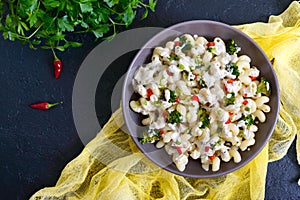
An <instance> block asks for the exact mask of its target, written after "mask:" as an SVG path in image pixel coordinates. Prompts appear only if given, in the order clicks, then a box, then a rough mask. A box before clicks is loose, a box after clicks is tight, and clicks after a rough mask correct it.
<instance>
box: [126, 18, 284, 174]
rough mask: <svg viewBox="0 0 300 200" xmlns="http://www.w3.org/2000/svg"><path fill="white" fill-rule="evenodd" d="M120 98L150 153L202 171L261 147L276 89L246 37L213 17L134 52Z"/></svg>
mask: <svg viewBox="0 0 300 200" xmlns="http://www.w3.org/2000/svg"><path fill="white" fill-rule="evenodd" d="M122 100H123V104H122V105H123V112H124V118H125V123H126V125H127V128H128V130H129V132H130V134H131V136H132V138H133V140H134V141H135V143H136V144H137V146H138V147H139V148H140V149H141V151H142V152H143V153H144V154H145V155H146V156H147V157H148V158H149V159H150V160H152V161H153V162H154V163H156V164H157V165H159V166H160V167H162V168H164V169H166V170H168V171H171V172H173V173H176V174H179V175H183V176H189V177H197V178H205V177H214V176H219V175H223V174H226V173H229V172H232V171H234V170H236V169H238V168H240V167H242V166H243V165H245V164H246V163H248V162H249V161H250V160H251V159H253V158H254V157H255V156H256V155H257V154H258V153H259V152H260V151H261V150H262V148H263V147H264V145H265V144H266V143H267V141H268V140H269V138H270V136H271V134H272V132H273V130H274V126H275V124H276V121H277V115H278V109H279V89H278V83H277V79H276V75H275V73H274V71H273V69H272V66H271V63H270V62H269V60H268V58H267V57H266V56H265V54H264V53H263V51H262V50H261V49H260V48H259V46H257V44H255V42H254V41H252V40H251V39H250V38H249V37H248V36H246V35H245V34H243V33H242V32H240V31H238V30H236V29H235V28H232V27H230V26H228V25H225V24H222V23H219V22H212V21H190V22H184V23H181V24H177V25H175V26H173V27H170V28H169V29H166V30H164V31H162V32H160V33H159V34H157V35H156V36H154V37H153V38H152V39H151V40H150V41H149V42H148V43H147V44H146V45H145V46H144V48H142V49H141V50H140V51H139V53H138V54H137V56H136V57H135V59H134V60H133V62H132V64H131V66H130V68H129V71H128V73H127V75H126V78H125V82H124V88H123V97H122Z"/></svg>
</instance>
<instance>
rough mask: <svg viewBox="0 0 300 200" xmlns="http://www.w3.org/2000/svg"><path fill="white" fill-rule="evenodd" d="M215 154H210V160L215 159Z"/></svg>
mask: <svg viewBox="0 0 300 200" xmlns="http://www.w3.org/2000/svg"><path fill="white" fill-rule="evenodd" d="M215 157H216V156H215V155H212V156H208V158H209V160H213V159H215Z"/></svg>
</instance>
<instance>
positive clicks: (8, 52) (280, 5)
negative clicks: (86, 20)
mask: <svg viewBox="0 0 300 200" xmlns="http://www.w3.org/2000/svg"><path fill="white" fill-rule="evenodd" d="M290 2H291V1H287V0H281V1H278V0H267V1H266V0H264V1H263V0H256V1H254V0H253V1H247V0H246V1H245V0H244V1H241V0H238V1H234V2H233V1H229V0H225V1H217V0H210V1H204V0H201V1H200V0H185V1H180V0H172V1H171V0H169V1H164V0H159V2H158V5H157V8H156V12H155V13H154V14H153V13H150V14H149V18H147V19H146V20H144V21H140V20H139V19H137V20H136V21H135V22H134V24H133V25H132V26H130V28H136V27H145V26H153V27H167V26H170V25H173V24H175V23H178V22H182V21H187V20H192V19H210V20H216V21H221V22H224V23H227V24H230V25H237V24H243V23H251V22H256V21H262V22H266V21H267V20H268V16H270V15H277V14H280V13H281V12H282V11H284V10H285V9H286V8H287V7H288V5H289V4H290ZM138 15H139V16H140V15H141V13H138ZM77 37H78V38H76V39H81V40H82V41H83V42H84V45H83V46H82V47H81V48H77V49H69V50H67V51H65V52H62V53H58V55H59V57H60V58H61V59H62V60H63V63H64V69H63V73H62V75H61V77H60V79H58V80H55V79H54V77H53V71H52V59H53V58H52V53H51V51H47V50H37V51H34V50H31V49H29V48H28V47H27V46H22V45H21V44H20V43H19V42H9V41H4V40H3V39H2V38H1V39H0V138H1V139H0V177H1V179H0V199H28V198H29V197H30V196H31V195H32V194H33V193H34V192H35V191H37V190H39V189H41V188H43V187H46V186H53V185H54V184H55V183H56V181H57V179H58V177H59V175H60V172H61V170H62V169H63V168H64V166H65V165H66V164H67V163H68V162H69V161H71V160H72V159H73V158H75V157H76V156H77V155H78V154H79V153H80V152H81V150H82V148H83V145H82V143H81V141H80V139H79V137H78V135H77V132H76V128H75V125H74V122H73V116H72V88H73V84H74V80H75V77H76V73H77V71H78V69H79V67H80V65H81V63H82V61H83V60H84V58H85V57H86V55H87V54H88V53H89V52H90V51H91V50H92V49H93V48H94V47H95V46H96V45H97V44H98V43H99V42H95V41H94V38H93V36H91V35H89V34H86V35H83V36H80V37H79V36H77ZM133 56H134V52H132V53H129V54H126V55H124V56H122V57H120V60H121V61H120V60H119V59H118V60H116V61H115V62H114V63H113V64H112V65H111V66H110V68H109V70H107V72H106V73H107V74H109V73H114V71H115V70H111V69H115V68H114V65H118V66H120V63H123V64H124V68H125V69H124V68H122V69H120V70H117V71H115V72H118V73H115V74H116V77H117V76H121V75H122V73H124V72H125V71H126V68H127V67H128V65H129V63H130V60H131V59H132V57H133ZM111 67H112V68H111ZM113 85H114V83H113V82H111V81H109V79H106V80H104V79H101V80H100V82H99V85H98V90H97V94H95V98H96V102H97V107H96V110H97V113H99V115H98V117H99V122H100V124H101V125H103V124H104V123H105V122H106V120H107V119H108V118H109V116H110V114H111V113H110V110H109V109H107V108H110V101H109V98H108V97H109V96H110V93H111V91H112V87H113ZM101 88H102V89H103V88H104V89H103V90H102V91H105V93H102V94H101V93H99V91H101ZM104 97H106V98H104ZM44 100H47V101H51V102H55V101H63V102H64V104H63V105H62V106H58V107H55V108H53V109H52V110H50V111H46V112H44V111H38V110H32V109H30V108H29V107H28V104H30V103H33V102H36V101H44ZM299 171H300V170H299V165H297V161H296V150H295V143H293V145H292V147H291V148H290V149H289V151H288V154H287V155H286V156H285V157H284V158H283V159H281V160H279V161H276V162H273V163H270V164H269V167H268V175H267V182H266V199H300V190H299V186H297V180H298V178H299V176H300V174H299Z"/></svg>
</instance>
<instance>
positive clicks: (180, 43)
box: [179, 36, 187, 46]
mask: <svg viewBox="0 0 300 200" xmlns="http://www.w3.org/2000/svg"><path fill="white" fill-rule="evenodd" d="M186 40H187V38H186V37H185V36H181V37H180V38H179V45H180V46H182V45H183V44H185V43H186Z"/></svg>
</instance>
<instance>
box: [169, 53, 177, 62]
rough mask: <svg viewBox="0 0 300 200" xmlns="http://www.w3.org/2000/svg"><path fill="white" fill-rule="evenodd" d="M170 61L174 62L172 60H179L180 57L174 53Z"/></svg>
mask: <svg viewBox="0 0 300 200" xmlns="http://www.w3.org/2000/svg"><path fill="white" fill-rule="evenodd" d="M169 60H170V61H172V60H179V57H178V56H177V54H175V53H174V52H173V51H172V52H171V54H170V58H169Z"/></svg>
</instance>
